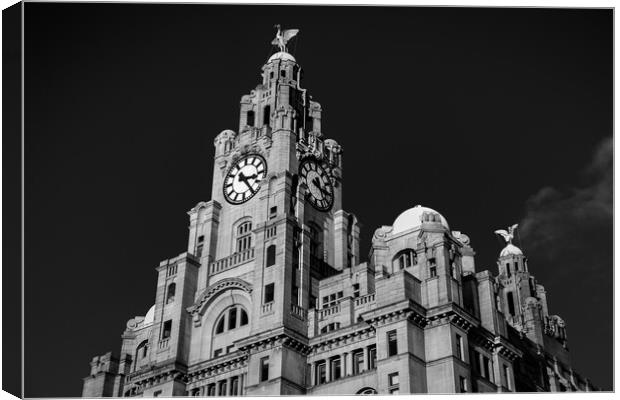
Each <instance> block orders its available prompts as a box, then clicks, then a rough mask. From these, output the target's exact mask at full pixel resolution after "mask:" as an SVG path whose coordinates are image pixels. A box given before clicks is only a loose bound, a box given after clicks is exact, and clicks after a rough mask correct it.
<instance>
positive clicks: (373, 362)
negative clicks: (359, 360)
mask: <svg viewBox="0 0 620 400" xmlns="http://www.w3.org/2000/svg"><path fill="white" fill-rule="evenodd" d="M375 368H377V346H376V345H374V344H373V345H372V346H369V347H368V369H375Z"/></svg>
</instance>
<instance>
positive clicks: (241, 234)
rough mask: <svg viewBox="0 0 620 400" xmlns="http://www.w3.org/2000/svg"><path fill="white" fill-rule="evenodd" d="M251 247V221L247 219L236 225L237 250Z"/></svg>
mask: <svg viewBox="0 0 620 400" xmlns="http://www.w3.org/2000/svg"><path fill="white" fill-rule="evenodd" d="M251 247H252V222H251V221H247V222H244V223H242V224H241V225H239V226H238V227H237V252H241V251H244V250H247V249H249V248H251Z"/></svg>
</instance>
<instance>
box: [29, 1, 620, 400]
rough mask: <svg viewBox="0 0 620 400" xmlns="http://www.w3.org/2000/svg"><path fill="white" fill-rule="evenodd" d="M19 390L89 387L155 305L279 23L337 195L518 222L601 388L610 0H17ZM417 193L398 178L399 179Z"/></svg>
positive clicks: (377, 209)
mask: <svg viewBox="0 0 620 400" xmlns="http://www.w3.org/2000/svg"><path fill="white" fill-rule="evenodd" d="M25 10H26V11H25V27H26V28H25V35H26V36H25V39H26V44H25V49H26V53H25V60H26V67H25V89H26V90H25V96H26V97H25V99H26V100H25V107H26V108H25V123H26V127H25V146H26V147H25V159H26V161H25V165H26V169H25V207H26V208H25V210H26V211H25V256H26V264H25V265H26V269H25V278H26V282H25V301H26V302H25V378H26V383H25V388H26V396H29V397H33V396H37V397H40V396H79V395H80V394H81V388H82V377H84V376H86V375H87V374H88V372H89V361H90V359H91V358H92V357H93V356H94V355H98V354H103V353H105V352H107V351H110V350H113V351H115V352H118V351H119V350H120V344H121V338H120V335H121V333H122V332H123V330H124V328H125V323H126V321H127V320H128V319H129V318H132V317H133V316H136V315H144V313H146V311H147V310H148V309H149V307H150V306H151V305H152V304H153V302H154V297H155V283H156V273H155V270H154V269H155V267H156V266H157V265H158V264H159V262H160V261H161V260H163V259H167V258H171V257H174V256H176V255H178V254H179V253H181V252H183V251H184V250H185V248H186V239H187V226H188V216H187V215H186V211H188V210H189V209H190V208H191V207H193V206H194V205H195V204H196V203H197V202H199V201H201V200H209V197H210V190H211V174H212V157H213V139H214V137H215V136H216V135H217V134H218V133H219V132H220V131H222V130H224V129H233V130H237V129H238V112H239V111H238V102H239V100H240V98H241V96H242V95H243V94H246V93H249V91H250V90H251V89H253V88H254V87H255V86H256V85H257V84H258V83H259V78H260V76H259V74H260V67H261V65H262V64H263V63H264V62H265V61H266V59H267V57H268V55H269V54H270V51H271V46H270V44H269V42H270V41H271V39H272V37H273V36H274V30H273V25H274V24H276V23H281V24H283V25H285V26H286V27H296V28H299V29H301V32H300V34H299V36H298V39H296V41H294V42H292V45H291V47H292V50H293V52H294V54H295V56H296V58H297V60H298V62H299V63H300V64H301V65H302V67H303V68H304V70H305V81H304V82H303V86H304V87H305V88H307V89H308V90H309V92H310V93H311V94H312V95H313V97H314V99H315V100H317V101H319V102H320V103H321V105H322V107H323V110H324V112H323V132H324V134H325V135H326V136H327V137H331V138H334V139H336V140H337V141H338V142H339V143H340V144H341V145H342V146H343V148H344V185H343V186H344V208H345V209H346V210H348V211H351V212H353V213H355V214H356V215H357V216H358V217H359V219H360V220H361V221H362V223H363V224H364V227H363V230H362V234H363V248H362V252H363V254H364V255H365V254H368V249H369V245H370V238H371V236H372V234H373V232H374V230H375V229H376V228H377V227H379V226H380V225H391V224H392V222H393V221H394V219H395V218H396V217H397V216H398V214H399V213H400V212H402V211H404V210H406V209H407V208H409V207H412V206H414V205H416V204H422V205H425V206H428V207H432V208H434V209H436V210H437V211H439V212H441V213H442V214H443V215H444V216H445V217H446V218H447V219H448V221H449V223H450V226H451V228H452V229H454V230H461V231H463V232H465V233H467V234H468V235H469V236H470V237H471V240H472V245H473V246H474V249H475V250H476V252H477V254H478V255H477V258H476V262H477V269H478V270H484V269H490V270H491V271H493V272H494V273H496V272H497V267H496V264H495V259H496V257H497V255H498V253H499V251H500V250H501V248H502V242H501V239H499V238H498V237H496V236H495V235H494V234H493V231H494V230H496V229H499V228H505V227H506V226H508V225H509V224H512V223H516V222H519V223H521V224H522V226H523V229H522V230H521V231H520V239H521V242H520V243H517V244H520V245H521V246H522V247H523V248H524V250H525V252H526V253H527V255H528V256H529V266H530V271H531V272H532V273H533V274H534V275H535V276H536V277H537V279H538V280H539V281H540V283H542V284H543V285H545V287H546V288H547V291H548V299H549V306H550V310H551V312H552V313H554V314H559V315H561V316H562V317H563V318H564V319H565V320H566V321H567V329H568V338H569V346H570V349H571V353H572V356H573V359H574V365H575V367H576V369H577V371H579V372H580V373H582V374H583V375H585V376H588V377H590V378H591V379H592V381H593V382H594V384H595V385H598V386H600V387H602V388H604V389H607V390H609V389H611V388H612V351H611V349H612V334H613V332H612V317H613V315H612V285H613V283H612V282H613V280H612V266H613V259H612V250H613V247H612V179H611V177H612V167H611V163H612V151H613V147H612V142H611V137H612V100H613V92H612V77H613V75H612V74H613V72H612V50H613V48H612V23H613V20H612V18H613V16H612V11H611V10H600V9H599V10H570V9H498V8H496V9H484V8H472V9H466V8H457V9H452V8H435V9H433V8H414V7H409V8H395V7H392V8H383V7H367V8H362V7H293V6H288V7H285V6H279V7H273V6H252V7H250V6H214V5H178V4H177V5H146V4H142V5H130V4H101V5H96V4H85V5H80V4H64V5H63V4H41V3H27V4H26V5H25ZM403 184H404V185H406V186H407V188H408V189H407V190H406V191H403V190H402V189H399V188H400V187H402V185H403Z"/></svg>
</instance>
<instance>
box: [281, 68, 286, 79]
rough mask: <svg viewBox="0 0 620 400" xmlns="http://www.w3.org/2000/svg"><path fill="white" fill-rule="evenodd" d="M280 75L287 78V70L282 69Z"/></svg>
mask: <svg viewBox="0 0 620 400" xmlns="http://www.w3.org/2000/svg"><path fill="white" fill-rule="evenodd" d="M280 76H281V77H282V78H286V71H285V70H281V71H280Z"/></svg>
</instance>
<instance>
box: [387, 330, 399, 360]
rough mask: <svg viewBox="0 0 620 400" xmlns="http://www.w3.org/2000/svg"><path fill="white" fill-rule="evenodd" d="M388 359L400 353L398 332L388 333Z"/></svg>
mask: <svg viewBox="0 0 620 400" xmlns="http://www.w3.org/2000/svg"><path fill="white" fill-rule="evenodd" d="M387 342H388V357H392V356H395V355H396V354H397V353H398V343H397V339H396V331H389V332H388V333H387Z"/></svg>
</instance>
